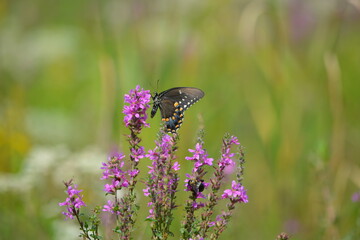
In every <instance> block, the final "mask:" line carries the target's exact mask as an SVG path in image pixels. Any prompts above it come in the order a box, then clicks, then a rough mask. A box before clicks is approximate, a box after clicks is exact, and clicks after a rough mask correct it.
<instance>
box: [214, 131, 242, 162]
mask: <svg viewBox="0 0 360 240" xmlns="http://www.w3.org/2000/svg"><path fill="white" fill-rule="evenodd" d="M232 145H240V143H239V140H238V139H237V137H235V136H229V137H226V138H225V139H224V144H223V149H222V155H221V159H220V161H219V163H218V164H219V167H223V168H225V167H226V166H234V165H235V162H234V161H233V160H232V157H234V156H235V154H234V153H232V152H231V146H232Z"/></svg>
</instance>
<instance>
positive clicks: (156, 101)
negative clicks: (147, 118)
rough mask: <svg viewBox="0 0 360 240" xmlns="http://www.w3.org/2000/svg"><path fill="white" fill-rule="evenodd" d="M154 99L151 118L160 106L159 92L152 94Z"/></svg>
mask: <svg viewBox="0 0 360 240" xmlns="http://www.w3.org/2000/svg"><path fill="white" fill-rule="evenodd" d="M151 97H152V99H153V108H152V109H151V118H153V117H154V116H155V114H156V112H157V110H158V108H159V105H160V99H159V94H158V93H157V92H155V93H154V96H151Z"/></svg>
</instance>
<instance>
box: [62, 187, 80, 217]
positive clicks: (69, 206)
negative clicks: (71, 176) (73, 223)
mask: <svg viewBox="0 0 360 240" xmlns="http://www.w3.org/2000/svg"><path fill="white" fill-rule="evenodd" d="M65 186H67V190H66V194H67V195H68V197H67V198H66V200H65V202H61V203H59V206H66V212H62V214H64V215H65V216H66V219H73V218H74V217H75V216H76V215H78V214H79V209H80V208H81V207H82V206H86V205H85V203H84V201H83V200H82V199H83V196H82V195H80V193H81V192H82V190H78V189H77V187H78V186H77V185H72V184H71V181H70V182H69V183H65Z"/></svg>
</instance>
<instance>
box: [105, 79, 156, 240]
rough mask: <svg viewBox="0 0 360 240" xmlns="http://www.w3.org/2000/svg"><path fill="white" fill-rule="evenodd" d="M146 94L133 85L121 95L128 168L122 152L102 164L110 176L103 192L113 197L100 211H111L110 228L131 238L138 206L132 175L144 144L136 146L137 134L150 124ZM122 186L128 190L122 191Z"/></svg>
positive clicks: (134, 179) (142, 152)
mask: <svg viewBox="0 0 360 240" xmlns="http://www.w3.org/2000/svg"><path fill="white" fill-rule="evenodd" d="M150 98H151V95H150V91H148V90H146V91H145V90H143V89H140V86H136V88H135V89H132V90H130V92H129V94H125V96H124V102H125V104H127V105H125V106H124V109H123V113H124V114H125V116H124V123H125V126H126V127H127V128H129V129H130V134H129V135H127V138H128V142H129V145H130V155H129V157H130V169H129V170H124V169H123V167H124V164H125V163H124V162H123V161H122V159H123V158H124V157H125V156H124V155H121V154H120V155H117V156H114V157H112V158H110V159H109V162H108V163H107V164H106V163H103V167H102V169H104V173H103V177H102V179H109V178H110V179H111V184H106V185H105V191H106V193H107V194H112V195H114V201H111V200H109V201H108V204H106V205H105V206H104V208H103V211H107V212H110V213H112V214H115V216H116V220H117V224H116V225H117V226H116V228H115V229H114V232H116V233H118V234H119V237H120V239H130V238H131V237H130V236H131V233H132V231H133V228H134V224H135V218H136V214H137V211H138V209H139V206H138V204H137V203H136V194H135V191H134V189H135V186H136V183H137V180H136V177H137V175H138V174H139V172H140V171H139V169H138V164H139V161H140V159H142V158H144V157H145V150H144V147H142V146H139V143H140V142H141V139H140V138H139V134H140V133H141V130H142V129H143V128H144V127H150V125H149V124H148V123H147V122H146V120H147V114H146V110H147V109H148V108H149V107H150V105H149V102H150ZM124 189H127V190H128V191H123V190H124ZM118 191H123V192H122V193H123V194H124V195H123V196H122V197H121V198H119V197H118V194H117V192H118Z"/></svg>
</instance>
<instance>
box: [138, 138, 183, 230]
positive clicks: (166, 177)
mask: <svg viewBox="0 0 360 240" xmlns="http://www.w3.org/2000/svg"><path fill="white" fill-rule="evenodd" d="M155 143H156V147H155V148H154V149H153V150H149V151H148V154H147V155H146V157H148V158H149V159H150V160H151V166H149V169H150V170H149V172H148V173H149V177H148V179H147V181H146V188H145V189H144V190H143V192H144V195H145V196H148V197H149V198H150V199H151V201H150V203H149V206H151V209H150V210H149V213H150V215H149V216H148V218H151V219H154V218H155V216H156V218H157V219H156V220H157V221H168V220H165V219H168V218H169V216H171V214H172V213H171V210H172V209H174V208H176V207H177V206H176V205H175V204H174V199H175V193H176V188H177V185H178V181H179V178H178V175H177V173H176V171H178V170H179V169H180V164H179V163H178V162H173V160H174V158H175V155H174V150H175V149H174V144H175V142H174V139H173V138H172V137H171V136H169V135H167V134H164V135H162V136H161V139H160V140H159V141H156V142H155ZM159 205H161V208H160V207H159ZM165 209H168V210H167V211H165ZM169 209H170V211H169ZM170 222H171V221H170ZM170 222H168V223H167V224H170Z"/></svg>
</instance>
